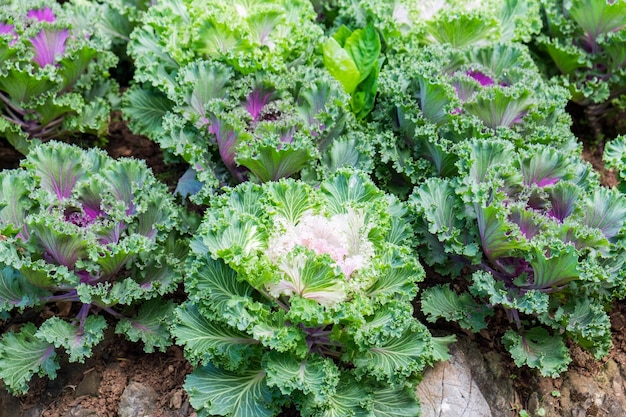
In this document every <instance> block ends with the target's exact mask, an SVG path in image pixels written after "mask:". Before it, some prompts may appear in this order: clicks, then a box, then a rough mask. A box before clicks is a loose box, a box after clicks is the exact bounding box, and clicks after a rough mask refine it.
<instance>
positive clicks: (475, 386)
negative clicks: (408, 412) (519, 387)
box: [417, 337, 515, 417]
mask: <svg viewBox="0 0 626 417" xmlns="http://www.w3.org/2000/svg"><path fill="white" fill-rule="evenodd" d="M450 353H451V355H452V358H451V359H450V360H449V361H448V362H440V363H437V364H436V365H435V366H434V367H433V368H432V369H429V370H428V371H426V372H425V374H424V379H423V380H422V382H421V383H420V385H419V386H418V389H417V395H418V397H419V398H420V402H421V403H422V417H461V416H464V417H514V416H515V412H514V411H512V410H511V404H513V403H514V402H515V391H514V389H513V385H512V383H511V380H510V378H509V376H508V375H507V374H506V372H505V371H504V369H505V368H504V366H503V365H502V361H501V358H500V357H499V356H498V355H497V354H495V353H493V354H491V353H490V354H487V355H483V353H482V352H481V351H480V350H479V349H478V347H477V346H476V345H475V344H474V343H472V342H470V341H469V340H467V339H465V338H463V337H459V340H458V341H457V343H455V344H454V345H452V346H451V347H450Z"/></svg>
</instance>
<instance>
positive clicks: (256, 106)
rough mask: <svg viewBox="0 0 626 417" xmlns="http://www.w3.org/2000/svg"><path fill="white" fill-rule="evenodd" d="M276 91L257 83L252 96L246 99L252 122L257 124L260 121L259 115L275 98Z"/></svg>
mask: <svg viewBox="0 0 626 417" xmlns="http://www.w3.org/2000/svg"><path fill="white" fill-rule="evenodd" d="M274 94H275V91H274V90H273V89H272V88H270V87H269V86H265V85H263V84H260V83H257V85H255V86H254V88H253V89H252V91H251V92H250V94H248V96H247V97H246V102H245V103H244V105H245V107H246V109H247V110H248V113H250V116H252V120H254V121H255V122H256V121H257V120H259V115H260V114H261V111H262V110H263V107H265V105H266V104H267V103H269V101H270V100H271V99H272V98H273V97H274Z"/></svg>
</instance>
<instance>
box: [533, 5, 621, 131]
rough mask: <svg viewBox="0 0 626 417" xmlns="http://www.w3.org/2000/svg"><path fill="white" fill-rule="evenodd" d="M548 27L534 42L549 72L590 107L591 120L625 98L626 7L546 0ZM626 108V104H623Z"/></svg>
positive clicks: (594, 121) (573, 97) (574, 96)
mask: <svg viewBox="0 0 626 417" xmlns="http://www.w3.org/2000/svg"><path fill="white" fill-rule="evenodd" d="M541 4H542V12H543V18H544V19H545V22H546V25H544V28H543V31H542V34H541V35H540V36H538V37H536V39H534V42H535V45H536V46H537V48H538V50H539V51H541V52H542V55H541V57H540V58H541V59H544V60H545V61H546V62H545V65H544V68H545V69H546V72H547V74H548V75H549V76H555V78H556V79H557V80H558V81H559V83H561V84H562V85H564V86H565V87H566V88H568V89H569V91H570V93H571V96H572V100H573V101H574V102H576V103H578V104H581V105H583V106H586V107H587V109H588V112H589V113H588V115H589V117H590V120H591V121H592V122H593V123H594V126H593V127H596V126H595V124H596V123H597V119H598V118H600V117H602V116H603V115H605V114H606V113H609V112H610V111H611V110H612V109H611V106H612V103H611V102H612V101H617V100H618V101H621V102H622V103H623V102H624V100H626V3H625V2H624V1H621V0H618V1H613V0H570V1H563V0H558V1H555V0H549V1H548V0H541ZM622 106H623V104H622Z"/></svg>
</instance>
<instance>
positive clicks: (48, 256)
mask: <svg viewBox="0 0 626 417" xmlns="http://www.w3.org/2000/svg"><path fill="white" fill-rule="evenodd" d="M0 184H2V187H1V188H0V234H1V236H2V239H1V240H0V261H1V264H2V269H1V270H0V312H1V313H5V312H11V314H15V313H17V312H19V313H24V317H29V316H28V314H27V313H28V312H29V311H33V309H36V310H41V309H46V311H47V312H48V313H47V314H46V315H44V317H45V318H44V320H43V322H42V323H41V324H39V325H38V326H36V325H35V324H34V323H28V324H26V325H24V326H22V327H21V329H19V330H17V331H10V332H9V333H7V334H5V335H4V336H3V337H2V339H1V340H0V379H2V380H3V381H4V383H5V385H6V386H7V388H8V389H9V390H10V391H11V392H13V393H23V392H25V391H26V390H27V389H28V385H27V383H28V381H29V380H30V378H31V377H32V375H33V374H35V373H38V374H40V375H48V376H49V377H51V378H54V377H55V376H56V370H57V369H58V368H59V364H58V360H57V359H56V353H55V348H60V347H62V348H63V349H65V351H66V352H67V354H68V356H69V360H70V361H71V362H77V361H78V362H83V361H84V360H85V358H86V357H89V356H90V355H91V351H92V348H93V346H95V345H96V344H98V343H99V342H100V341H102V339H103V338H104V330H105V328H106V327H107V326H108V324H107V321H106V320H105V317H104V316H103V315H102V314H103V313H106V314H108V315H110V316H111V317H112V318H114V319H116V320H117V321H118V324H117V326H116V332H117V333H121V334H124V335H125V336H126V337H127V338H128V339H129V340H131V341H138V340H141V341H142V342H143V344H144V349H145V350H146V352H151V351H153V350H154V349H160V350H164V349H165V348H166V347H167V346H169V345H170V344H171V342H170V337H169V331H168V327H167V323H168V321H167V320H168V317H169V315H170V314H171V313H172V311H173V307H174V306H173V304H172V303H171V302H165V301H163V300H162V299H161V296H162V295H164V294H167V293H171V292H172V291H173V290H174V289H176V288H177V285H178V283H179V282H180V270H179V269H180V268H179V263H180V262H179V260H180V259H181V257H182V256H184V253H185V251H186V249H185V248H186V246H185V245H183V244H182V242H181V241H180V238H179V237H178V232H177V229H179V209H178V208H177V207H176V206H175V204H174V201H173V197H172V196H171V194H170V193H169V192H168V189H167V187H166V186H165V185H164V184H161V183H159V182H157V181H156V179H155V178H154V176H153V174H152V173H151V171H150V170H149V169H148V168H147V167H146V165H145V164H144V163H143V162H141V161H138V160H133V159H120V160H117V161H116V160H113V159H112V158H110V157H109V156H107V155H106V153H104V152H103V151H100V150H95V149H94V150H89V151H84V150H81V149H80V148H78V147H76V146H71V145H67V144H64V143H61V142H54V141H52V142H48V143H45V144H42V145H38V146H34V147H33V148H32V149H31V151H30V152H29V154H28V156H27V157H26V159H25V160H24V161H23V162H22V166H21V168H19V169H15V170H5V171H3V172H2V173H0ZM26 321H28V319H26Z"/></svg>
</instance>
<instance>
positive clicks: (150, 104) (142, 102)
mask: <svg viewBox="0 0 626 417" xmlns="http://www.w3.org/2000/svg"><path fill="white" fill-rule="evenodd" d="M173 106H174V103H173V102H172V101H171V100H170V99H168V98H167V96H165V94H163V93H161V92H159V91H156V90H154V89H150V88H139V87H137V86H134V87H131V88H130V89H129V90H128V91H127V92H126V93H125V94H124V107H123V112H124V118H125V119H126V120H128V123H129V126H130V127H131V128H132V129H133V131H134V132H136V133H141V134H143V135H146V136H148V137H151V138H155V137H156V136H157V135H158V134H159V133H160V132H161V130H162V127H161V122H162V121H163V117H164V116H165V114H166V113H167V112H169V111H170V110H172V108H173Z"/></svg>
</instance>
